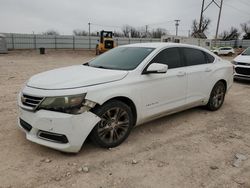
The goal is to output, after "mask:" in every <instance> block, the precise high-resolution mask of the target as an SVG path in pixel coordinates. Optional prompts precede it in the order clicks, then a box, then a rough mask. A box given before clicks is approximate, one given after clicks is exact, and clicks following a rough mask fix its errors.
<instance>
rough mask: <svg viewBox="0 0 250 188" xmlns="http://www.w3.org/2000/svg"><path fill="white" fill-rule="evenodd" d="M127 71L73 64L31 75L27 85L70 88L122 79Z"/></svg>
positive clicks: (42, 87)
mask: <svg viewBox="0 0 250 188" xmlns="http://www.w3.org/2000/svg"><path fill="white" fill-rule="evenodd" d="M127 74H128V71H119V70H110V69H101V68H94V67H90V66H84V65H75V66H70V67H64V68H59V69H54V70H50V71H47V72H43V73H39V74H37V75H34V76H32V77H31V78H30V79H29V80H28V82H27V86H29V87H34V88H40V89H50V90H52V89H72V88H79V87H86V86H93V85H98V84H103V83H107V82H113V81H117V80H121V79H123V78H124V77H125V76H126V75H127Z"/></svg>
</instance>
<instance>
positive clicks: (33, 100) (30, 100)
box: [21, 94, 44, 109]
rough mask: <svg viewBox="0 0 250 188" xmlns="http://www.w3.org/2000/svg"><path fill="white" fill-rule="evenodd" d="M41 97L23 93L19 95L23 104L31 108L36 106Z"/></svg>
mask: <svg viewBox="0 0 250 188" xmlns="http://www.w3.org/2000/svg"><path fill="white" fill-rule="evenodd" d="M43 99H44V98H43V97H35V96H31V95H26V94H23V95H22V96H21V101H22V104H23V105H24V106H28V107H30V108H31V109H36V108H37V106H38V105H39V104H40V103H41V102H42V100H43Z"/></svg>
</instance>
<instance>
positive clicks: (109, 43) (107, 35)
mask: <svg viewBox="0 0 250 188" xmlns="http://www.w3.org/2000/svg"><path fill="white" fill-rule="evenodd" d="M113 35H114V34H113V32H112V31H104V30H102V31H101V32H100V39H99V40H98V44H97V45H96V55H99V54H101V53H104V52H106V51H108V50H110V49H112V48H114V47H115V41H114V39H113Z"/></svg>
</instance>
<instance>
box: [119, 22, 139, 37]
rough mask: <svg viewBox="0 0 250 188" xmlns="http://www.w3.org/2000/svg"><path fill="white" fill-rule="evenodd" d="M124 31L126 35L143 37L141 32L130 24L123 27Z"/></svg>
mask: <svg viewBox="0 0 250 188" xmlns="http://www.w3.org/2000/svg"><path fill="white" fill-rule="evenodd" d="M122 32H123V34H124V36H125V37H132V38H138V37H141V32H140V31H139V30H138V29H136V28H135V27H132V26H130V25H125V26H123V27H122Z"/></svg>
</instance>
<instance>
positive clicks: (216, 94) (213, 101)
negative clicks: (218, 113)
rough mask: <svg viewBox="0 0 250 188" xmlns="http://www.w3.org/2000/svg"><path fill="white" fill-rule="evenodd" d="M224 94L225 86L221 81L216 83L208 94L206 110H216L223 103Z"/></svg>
mask: <svg viewBox="0 0 250 188" xmlns="http://www.w3.org/2000/svg"><path fill="white" fill-rule="evenodd" d="M225 94H226V86H225V84H224V83H223V82H221V81H219V82H217V83H216V84H215V86H214V87H213V89H212V92H211V94H210V98H209V101H208V103H207V108H208V109H209V110H212V111H215V110H218V109H219V108H220V107H221V106H222V104H223V102H224V98H225Z"/></svg>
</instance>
